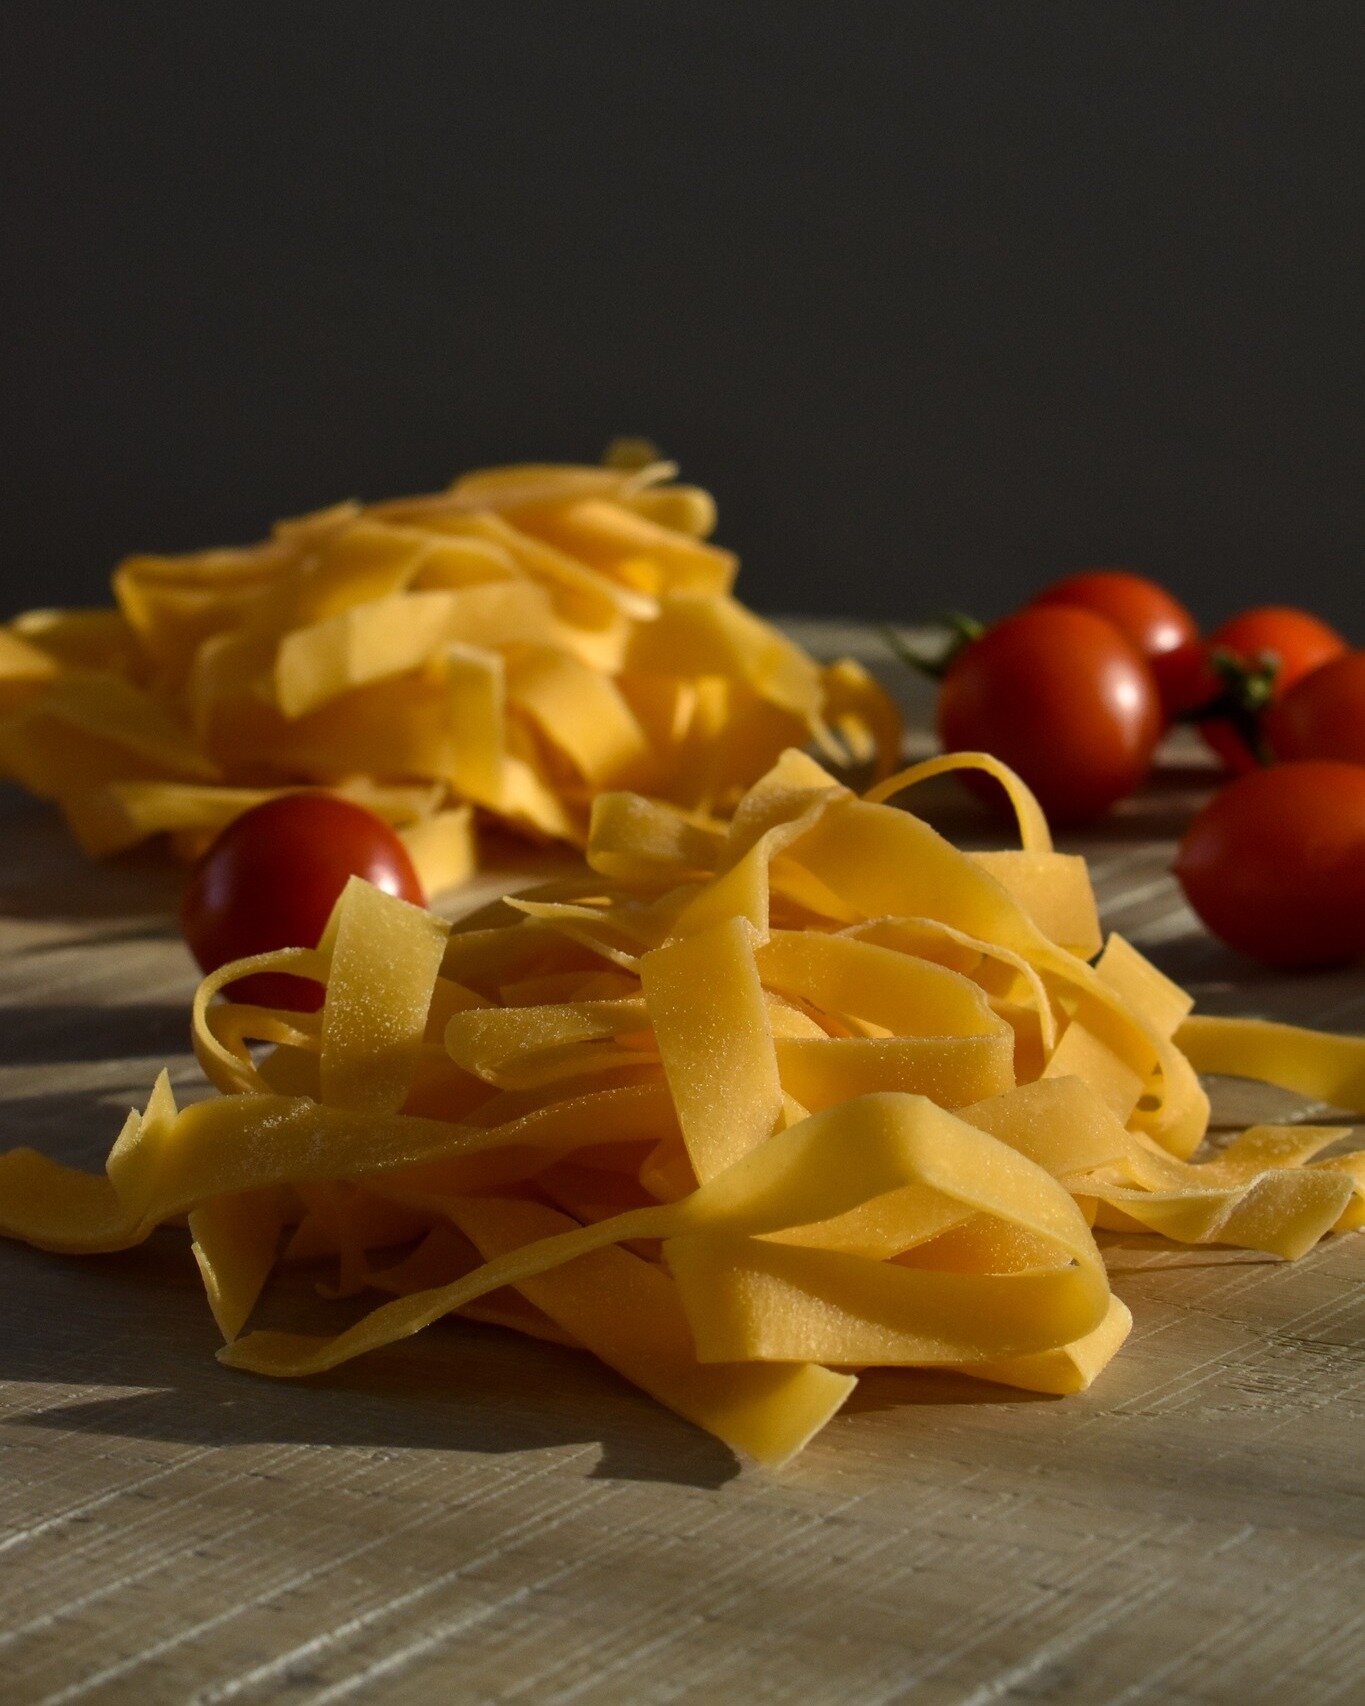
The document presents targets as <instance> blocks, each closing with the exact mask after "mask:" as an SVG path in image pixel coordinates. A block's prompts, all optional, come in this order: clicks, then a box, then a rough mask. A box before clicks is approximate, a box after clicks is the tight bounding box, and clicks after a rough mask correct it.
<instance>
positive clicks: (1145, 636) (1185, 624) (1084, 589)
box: [1030, 569, 1199, 718]
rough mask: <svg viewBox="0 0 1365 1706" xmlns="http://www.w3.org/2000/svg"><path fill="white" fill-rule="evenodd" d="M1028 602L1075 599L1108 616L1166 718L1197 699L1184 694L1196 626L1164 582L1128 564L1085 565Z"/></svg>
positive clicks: (1190, 706) (1085, 607)
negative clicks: (1140, 661)
mask: <svg viewBox="0 0 1365 1706" xmlns="http://www.w3.org/2000/svg"><path fill="white" fill-rule="evenodd" d="M1030 602H1031V603H1033V604H1074V605H1076V606H1078V607H1079V608H1080V609H1082V610H1093V611H1094V612H1095V614H1096V615H1097V616H1104V617H1107V618H1108V619H1109V621H1111V622H1112V623H1113V624H1114V626H1115V627H1116V628H1117V629H1118V630H1119V631H1120V633H1123V634H1126V635H1127V636H1128V638H1129V639H1130V640H1131V641H1132V642H1133V644H1134V645H1135V646H1136V647H1137V649H1138V650H1139V651H1140V652H1141V653H1142V655H1143V657H1145V658H1146V659H1147V663H1148V666H1149V667H1150V669H1151V671H1152V674H1153V675H1154V676H1155V677H1156V684H1157V687H1158V689H1159V691H1160V693H1161V704H1162V708H1163V709H1164V710H1165V712H1166V715H1167V716H1168V717H1171V718H1174V717H1177V716H1179V715H1180V713H1181V712H1182V711H1189V710H1193V708H1194V706H1195V705H1196V704H1198V700H1196V699H1190V698H1188V697H1186V694H1187V692H1188V690H1189V689H1188V669H1187V667H1186V658H1187V656H1188V648H1190V647H1191V646H1197V644H1198V640H1199V627H1198V624H1197V623H1196V622H1195V619H1194V617H1193V616H1191V615H1190V613H1189V611H1188V610H1186V608H1185V606H1184V605H1183V604H1182V603H1181V602H1180V600H1179V599H1178V598H1172V597H1171V595H1170V593H1169V592H1167V591H1166V589H1165V587H1162V586H1158V585H1157V583H1156V582H1155V581H1153V580H1148V579H1147V577H1146V576H1145V575H1135V574H1133V573H1132V571H1131V570H1129V569H1084V570H1082V571H1081V573H1080V574H1075V575H1068V576H1067V577H1066V578H1065V580H1059V581H1054V582H1053V584H1052V585H1051V586H1047V587H1044V588H1043V590H1042V591H1041V592H1040V593H1039V594H1038V596H1037V597H1036V598H1034V599H1032V600H1031V601H1030ZM1182 654H1183V655H1182Z"/></svg>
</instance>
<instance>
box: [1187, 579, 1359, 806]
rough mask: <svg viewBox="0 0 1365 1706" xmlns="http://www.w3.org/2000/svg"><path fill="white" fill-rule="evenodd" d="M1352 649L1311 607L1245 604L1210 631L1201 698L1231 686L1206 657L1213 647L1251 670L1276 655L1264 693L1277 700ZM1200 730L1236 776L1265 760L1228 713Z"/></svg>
mask: <svg viewBox="0 0 1365 1706" xmlns="http://www.w3.org/2000/svg"><path fill="white" fill-rule="evenodd" d="M1349 650H1350V646H1349V645H1348V643H1347V641H1346V640H1345V639H1344V638H1343V637H1342V635H1340V634H1339V633H1338V632H1337V631H1336V629H1335V628H1332V627H1329V625H1328V624H1327V623H1326V622H1324V621H1322V619H1321V618H1320V617H1317V616H1314V615H1313V614H1312V613H1311V612H1310V611H1307V610H1296V609H1293V608H1292V607H1290V606H1288V605H1280V604H1265V605H1258V606H1257V607H1256V608H1255V609H1254V610H1243V611H1242V612H1241V613H1240V614H1239V615H1236V616H1233V617H1231V618H1230V619H1229V620H1228V621H1226V622H1224V623H1223V624H1222V626H1221V627H1218V628H1215V629H1214V631H1213V633H1211V634H1210V635H1209V637H1208V640H1207V642H1206V663H1205V671H1204V677H1203V684H1202V693H1203V697H1202V701H1201V702H1203V703H1207V702H1208V701H1209V700H1211V699H1213V698H1214V697H1216V696H1217V694H1218V693H1219V692H1220V690H1223V689H1225V688H1226V686H1227V683H1226V681H1225V680H1224V679H1223V678H1222V677H1221V676H1220V675H1219V673H1218V671H1217V670H1215V669H1214V667H1213V665H1212V663H1211V662H1208V661H1207V659H1208V658H1211V656H1212V654H1213V653H1214V652H1221V653H1223V654H1224V655H1225V656H1227V657H1230V658H1233V659H1235V660H1237V661H1238V662H1240V663H1241V664H1243V665H1245V666H1246V668H1247V670H1248V671H1249V672H1250V671H1254V670H1255V669H1256V667H1257V665H1258V664H1260V663H1262V661H1263V660H1271V659H1273V660H1274V663H1273V675H1272V676H1271V677H1270V679H1269V680H1268V681H1267V682H1266V683H1265V688H1264V697H1265V699H1266V702H1267V703H1269V704H1274V703H1275V701H1276V700H1278V699H1280V698H1283V696H1284V695H1285V694H1286V693H1287V692H1288V691H1289V689H1290V688H1291V687H1293V686H1294V684H1295V683H1296V682H1298V681H1301V680H1303V678H1304V677H1305V676H1307V675H1311V674H1312V673H1313V671H1314V670H1316V669H1320V668H1321V667H1322V665H1323V664H1325V663H1329V662H1330V661H1331V660H1332V659H1333V658H1336V657H1340V656H1341V655H1342V653H1343V652H1346V651H1349ZM1252 720H1253V721H1254V720H1255V718H1254V717H1253V719H1252ZM1199 732H1200V734H1201V735H1202V736H1203V737H1204V740H1205V741H1206V742H1207V744H1208V745H1209V746H1210V747H1211V748H1212V749H1213V751H1214V752H1215V753H1217V755H1218V757H1219V758H1221V759H1222V760H1223V763H1224V764H1225V765H1226V766H1227V768H1228V769H1229V770H1230V771H1232V773H1233V774H1234V775H1235V776H1240V775H1245V774H1246V772H1247V771H1249V770H1254V769H1255V768H1256V767H1257V766H1258V765H1259V764H1260V763H1261V762H1262V757H1263V755H1262V754H1261V753H1258V752H1256V751H1254V750H1253V747H1252V745H1251V744H1249V743H1248V741H1247V738H1246V736H1245V734H1244V733H1243V732H1242V731H1241V730H1240V729H1239V728H1238V727H1236V725H1235V724H1234V723H1233V722H1231V721H1230V720H1228V719H1227V718H1224V717H1214V718H1206V719H1205V720H1204V721H1202V722H1201V723H1200V724H1199Z"/></svg>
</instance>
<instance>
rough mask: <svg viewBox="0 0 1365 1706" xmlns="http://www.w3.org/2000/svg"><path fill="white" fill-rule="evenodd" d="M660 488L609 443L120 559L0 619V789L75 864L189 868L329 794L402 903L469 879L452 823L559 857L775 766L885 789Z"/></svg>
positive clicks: (826, 669)
mask: <svg viewBox="0 0 1365 1706" xmlns="http://www.w3.org/2000/svg"><path fill="white" fill-rule="evenodd" d="M676 473H677V470H676V468H675V466H674V465H673V464H671V463H667V462H662V461H659V460H657V459H656V458H655V456H654V454H653V452H652V450H651V449H650V447H648V446H646V445H643V444H640V443H637V442H634V441H628V442H627V441H622V442H621V443H620V444H618V445H616V446H613V448H612V450H611V451H610V452H609V453H608V460H607V462H606V464H605V465H603V466H601V467H587V466H583V467H577V466H550V465H543V466H542V465H527V466H518V467H506V468H492V469H486V470H483V471H480V472H475V473H470V474H466V475H464V476H462V477H461V478H460V479H458V480H456V481H455V483H454V484H453V485H452V486H451V487H450V488H449V490H447V491H444V492H440V493H436V494H433V495H430V496H422V497H414V498H400V499H394V500H391V501H388V502H384V503H377V504H371V505H367V506H366V505H361V504H359V503H355V502H348V503H342V504H338V505H336V506H335V507H333V508H331V509H326V510H322V511H320V512H317V513H315V514H312V515H306V516H302V517H299V518H297V519H295V520H289V521H281V522H279V523H278V524H277V525H276V526H275V527H274V528H273V530H272V532H271V534H270V536H269V538H267V539H265V540H263V541H261V542H260V543H259V544H256V545H250V546H245V547H241V548H232V549H214V550H206V551H200V552H196V553H192V554H190V555H187V556H174V557H160V556H135V557H130V558H128V559H126V560H125V561H124V562H123V563H122V564H121V565H120V566H119V568H118V569H117V570H116V572H115V574H114V577H113V591H114V598H115V607H114V608H112V609H90V610H35V611H30V612H28V613H27V614H25V615H22V616H19V617H17V618H15V619H14V621H12V622H11V623H10V624H9V625H8V626H7V627H4V628H0V712H3V716H0V773H3V774H5V775H7V776H8V777H10V778H11V779H13V780H15V781H17V782H19V783H21V784H22V785H23V786H24V787H26V788H28V789H30V790H31V791H32V792H33V793H35V794H38V795H41V796H43V797H45V798H48V799H52V800H55V801H56V802H57V804H58V805H59V806H60V808H61V810H62V811H63V813H64V814H65V816H66V819H67V821H68V823H69V824H70V826H71V829H72V831H73V832H74V833H75V835H76V836H77V838H78V839H79V841H80V842H81V844H82V846H84V847H85V848H86V850H87V851H88V852H90V853H92V854H96V855H103V854H109V853H114V852H118V851H120V850H122V849H124V848H127V847H130V846H132V845H134V844H135V843H137V842H139V841H141V840H144V839H145V838H147V837H149V836H153V835H157V834H160V833H166V834H168V835H169V836H170V838H171V841H172V844H173V846H174V847H175V849H176V850H177V851H178V852H179V853H181V854H182V855H184V856H187V857H193V856H194V855H195V854H196V853H197V852H198V851H199V850H200V849H201V848H202V847H203V846H204V845H205V844H206V843H207V841H208V840H209V839H211V838H212V836H213V835H214V834H216V833H217V832H218V831H219V830H220V829H221V828H222V827H223V826H224V825H225V824H226V823H228V822H230V821H231V820H232V819H233V818H234V817H236V816H237V815H238V814H239V813H240V812H242V811H244V810H246V809H248V808H249V807H250V806H253V805H256V804H258V803H259V802H260V801H261V800H263V799H265V798H267V797H269V795H270V794H271V793H272V792H275V791H279V790H282V789H289V788H295V787H298V786H301V785H302V786H319V787H326V788H329V789H334V790H336V791H338V792H340V793H343V794H346V795H348V796H349V797H351V798H353V799H356V800H358V801H360V802H361V803H363V804H365V805H367V806H369V807H370V808H371V809H372V810H375V811H376V812H378V813H379V814H380V815H381V816H383V817H385V818H387V819H388V820H389V821H390V822H391V823H393V824H394V825H395V826H396V827H397V828H398V829H399V832H400V834H401V835H402V836H403V838H404V840H405V842H406V843H407V844H408V847H409V850H410V852H412V854H413V857H414V862H415V863H416V864H417V866H418V869H419V871H420V873H421V875H422V877H423V881H424V883H425V885H426V887H427V889H428V892H432V891H433V890H435V889H439V888H441V887H444V886H447V885H448V884H450V883H452V882H455V881H458V880H460V878H461V877H463V876H464V875H466V874H467V873H468V871H469V870H470V868H471V867H472V864H473V840H472V830H473V817H474V812H475V809H477V810H478V811H479V812H482V813H485V814H489V815H491V816H492V817H493V818H495V819H497V820H498V821H500V822H501V823H502V824H504V825H506V826H507V827H509V828H511V829H513V830H514V831H517V832H519V833H525V834H529V835H531V836H534V837H538V838H541V837H544V838H550V839H556V840H562V841H565V842H570V843H574V844H581V843H582V842H583V840H584V837H585V834H586V830H587V824H588V815H589V809H590V805H591V801H592V799H593V796H594V795H595V794H597V793H599V792H600V791H601V790H603V789H606V788H620V787H629V788H632V789H635V790H637V791H639V792H642V793H645V794H648V795H650V796H653V797H655V798H658V799H662V800H667V801H669V802H671V803H673V804H675V805H678V806H681V807H683V808H685V809H687V810H689V811H694V812H697V813H699V814H702V815H703V816H712V815H721V816H724V815H725V814H727V813H728V812H729V811H730V810H731V809H732V808H733V806H734V805H735V803H736V802H737V801H738V800H739V799H740V798H741V797H742V795H743V793H744V791H745V789H746V788H747V787H748V786H749V785H750V784H751V783H752V782H754V781H755V780H756V779H757V778H758V777H759V776H761V775H762V774H763V773H764V772H765V770H767V768H768V767H769V766H770V765H771V764H772V762H773V761H774V760H775V758H776V757H777V755H778V754H779V753H780V752H781V751H782V750H783V749H784V748H786V747H788V746H792V745H798V746H799V745H806V744H811V743H813V744H814V745H815V746H816V747H817V748H818V749H819V750H820V751H821V753H822V754H823V756H824V757H825V759H826V761H828V762H834V763H836V764H843V765H851V766H856V767H860V768H861V769H863V770H864V771H865V772H867V773H869V774H870V775H878V774H883V773H885V772H886V771H887V770H889V769H890V767H891V766H892V764H893V762H894V760H895V758H896V756H897V752H898V747H899V741H900V724H899V718H898V715H897V712H896V710H895V707H894V705H893V704H892V703H891V701H890V700H889V699H888V697H887V696H886V695H885V694H884V693H883V692H882V690H881V689H880V688H879V687H878V686H877V685H876V683H875V682H874V681H873V680H872V679H871V678H870V677H869V676H868V674H867V673H866V672H865V671H864V670H863V669H862V668H861V666H859V665H858V664H857V663H855V662H853V661H852V660H842V661H840V662H836V663H834V664H832V665H828V666H821V665H819V664H817V663H816V662H815V661H814V660H812V659H811V658H810V657H808V656H807V655H806V654H805V653H804V652H803V651H802V650H801V649H800V648H799V647H798V646H796V645H795V644H793V643H792V642H791V641H790V640H788V639H787V638H785V637H784V636H783V635H782V634H781V633H780V632H778V630H776V629H775V628H773V627H772V626H771V625H769V624H768V623H766V622H764V621H762V620H760V618H758V617H757V616H755V615H754V614H753V613H752V612H750V611H748V610H746V609H745V608H744V606H743V605H742V604H740V603H739V602H738V601H737V600H736V599H735V598H734V597H733V596H732V594H731V587H732V585H733V582H734V578H735V573H736V569H737V567H738V562H737V559H736V558H735V556H734V554H733V553H731V552H729V551H726V550H723V549H721V548H720V547H718V546H716V545H714V544H711V543H709V542H708V535H709V534H710V532H711V530H712V528H713V526H714V523H715V505H714V503H713V502H712V499H711V497H710V495H709V494H708V493H707V492H705V491H703V490H702V489H700V488H699V487H696V486H687V485H681V484H678V483H676V479H675V477H676Z"/></svg>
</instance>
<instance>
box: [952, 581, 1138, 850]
mask: <svg viewBox="0 0 1365 1706" xmlns="http://www.w3.org/2000/svg"><path fill="white" fill-rule="evenodd" d="M938 732H939V736H940V738H941V739H942V741H943V744H944V746H945V747H946V748H947V749H948V750H949V751H950V752H963V751H984V752H992V753H994V754H995V756H996V757H997V758H1002V759H1004V761H1005V763H1006V764H1009V765H1011V766H1012V767H1013V768H1014V769H1015V770H1017V771H1018V772H1019V774H1020V775H1021V776H1022V777H1023V778H1024V780H1025V781H1026V782H1027V783H1028V785H1029V786H1030V787H1031V788H1032V789H1033V791H1034V793H1036V794H1037V796H1038V798H1039V800H1040V801H1041V803H1042V806H1043V809H1044V811H1046V812H1047V814H1048V815H1049V816H1050V817H1052V818H1054V819H1055V820H1056V821H1057V822H1058V823H1085V822H1087V821H1089V820H1090V819H1091V818H1096V817H1099V816H1100V814H1101V813H1102V812H1104V811H1106V810H1108V808H1109V807H1110V806H1112V805H1113V803H1114V802H1115V800H1121V799H1122V798H1123V797H1124V796H1125V795H1126V794H1131V793H1132V792H1133V790H1134V789H1135V788H1136V787H1137V786H1138V785H1139V783H1140V782H1141V781H1142V780H1143V778H1144V777H1145V776H1146V775H1147V772H1148V770H1149V769H1150V768H1151V763H1152V753H1153V751H1154V749H1155V747H1156V743H1157V741H1158V739H1159V738H1160V735H1161V703H1160V699H1159V697H1158V694H1157V689H1156V683H1155V681H1154V680H1153V679H1152V672H1151V670H1150V669H1148V667H1147V665H1146V663H1145V662H1144V660H1143V659H1142V657H1141V656H1140V655H1139V654H1138V652H1137V650H1136V649H1135V648H1134V646H1133V645H1132V643H1131V642H1130V641H1129V640H1127V639H1126V638H1125V637H1124V636H1123V635H1122V634H1121V633H1120V632H1119V631H1118V629H1117V628H1116V627H1115V626H1114V625H1113V623H1112V622H1107V621H1106V620H1105V619H1104V617H1102V616H1096V615H1095V613H1094V612H1093V611H1090V610H1080V609H1077V608H1076V607H1075V606H1074V605H1065V604H1048V605H1038V606H1035V607H1033V608H1031V609H1028V610H1021V611H1019V612H1018V614H1017V615H1014V616H1007V617H1006V618H1005V620H1004V621H1003V622H997V623H996V625H995V627H993V628H989V629H987V631H986V632H985V633H984V634H983V635H982V636H981V638H980V639H978V640H973V641H971V642H970V644H968V645H967V646H965V647H964V648H963V649H962V650H961V651H960V652H959V653H958V654H957V656H956V657H955V658H954V659H953V661H952V663H951V664H950V665H949V666H948V670H947V673H946V674H945V675H944V677H943V681H942V683H941V685H940V688H939V696H938ZM991 794H992V797H995V796H997V795H998V794H999V790H998V789H997V788H995V787H994V786H993V785H991Z"/></svg>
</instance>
